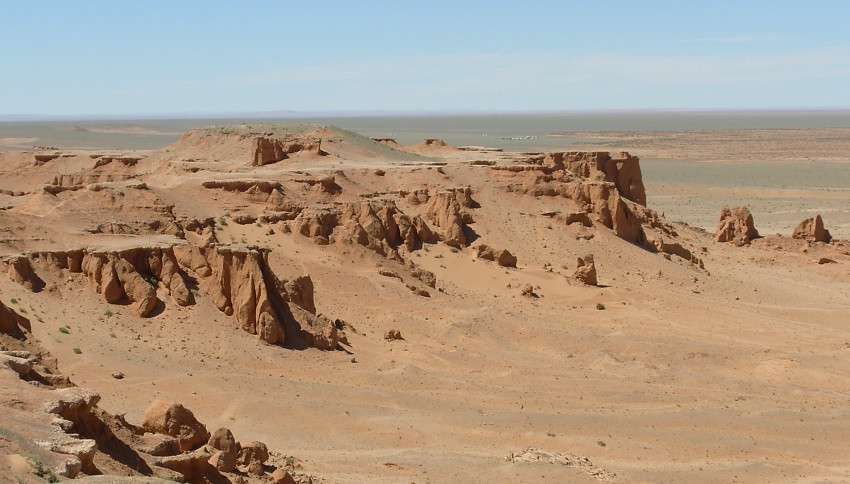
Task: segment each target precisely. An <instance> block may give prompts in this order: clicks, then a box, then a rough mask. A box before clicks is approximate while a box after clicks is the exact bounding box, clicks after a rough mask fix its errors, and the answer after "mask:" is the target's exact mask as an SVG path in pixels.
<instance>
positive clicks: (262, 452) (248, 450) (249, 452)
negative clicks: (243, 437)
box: [238, 441, 269, 466]
mask: <svg viewBox="0 0 850 484" xmlns="http://www.w3.org/2000/svg"><path fill="white" fill-rule="evenodd" d="M267 460H269V449H268V448H267V447H266V444H264V443H262V442H257V441H251V442H247V443H245V444H244V445H242V450H241V451H240V452H239V458H238V462H239V464H240V465H243V466H250V465H251V464H252V463H259V464H263V463H265V462H266V461H267Z"/></svg>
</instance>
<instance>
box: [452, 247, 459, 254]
mask: <svg viewBox="0 0 850 484" xmlns="http://www.w3.org/2000/svg"><path fill="white" fill-rule="evenodd" d="M458 252H460V249H458V248H457V247H452V254H457V253H458Z"/></svg>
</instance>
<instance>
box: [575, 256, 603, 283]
mask: <svg viewBox="0 0 850 484" xmlns="http://www.w3.org/2000/svg"><path fill="white" fill-rule="evenodd" d="M573 278H575V280H577V281H579V282H581V283H582V284H587V285H588V286H595V285H597V284H598V281H597V280H596V264H595V263H594V261H593V254H587V255H586V256H584V257H579V258H578V260H577V262H576V270H575V272H574V273H573Z"/></svg>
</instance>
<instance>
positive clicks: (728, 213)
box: [714, 206, 759, 247]
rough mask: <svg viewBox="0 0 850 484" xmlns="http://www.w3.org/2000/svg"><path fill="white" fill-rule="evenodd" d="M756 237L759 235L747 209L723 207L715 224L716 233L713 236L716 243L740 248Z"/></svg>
mask: <svg viewBox="0 0 850 484" xmlns="http://www.w3.org/2000/svg"><path fill="white" fill-rule="evenodd" d="M758 237H759V233H758V231H757V230H756V228H755V226H754V225H753V216H752V214H750V210H749V209H748V208H747V207H743V206H739V207H735V208H732V209H730V208H729V207H726V206H724V207H723V210H722V211H721V212H720V220H719V221H718V222H717V232H715V234H714V240H715V241H716V242H730V243H733V244H735V245H736V246H738V247H740V246H742V245H747V244H749V243H750V241H752V240H753V239H757V238H758Z"/></svg>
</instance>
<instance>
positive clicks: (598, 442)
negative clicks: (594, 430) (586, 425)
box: [596, 440, 605, 447]
mask: <svg viewBox="0 0 850 484" xmlns="http://www.w3.org/2000/svg"><path fill="white" fill-rule="evenodd" d="M596 445H598V446H599V447H605V442H602V441H601V440H597V441H596Z"/></svg>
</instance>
